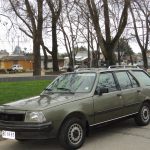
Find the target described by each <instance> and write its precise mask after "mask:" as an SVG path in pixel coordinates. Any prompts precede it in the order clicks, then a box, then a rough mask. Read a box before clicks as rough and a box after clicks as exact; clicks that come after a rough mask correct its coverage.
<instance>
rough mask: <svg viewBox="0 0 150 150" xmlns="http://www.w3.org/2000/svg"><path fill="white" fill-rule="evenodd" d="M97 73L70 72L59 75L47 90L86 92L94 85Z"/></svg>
mask: <svg viewBox="0 0 150 150" xmlns="http://www.w3.org/2000/svg"><path fill="white" fill-rule="evenodd" d="M95 77H96V73H69V74H64V75H61V76H60V77H58V78H57V79H56V80H54V82H52V83H51V84H50V85H49V86H48V87H47V88H46V89H45V91H50V92H69V93H77V92H81V93H85V92H90V91H91V90H92V87H93V85H94V81H95Z"/></svg>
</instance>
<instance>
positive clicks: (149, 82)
mask: <svg viewBox="0 0 150 150" xmlns="http://www.w3.org/2000/svg"><path fill="white" fill-rule="evenodd" d="M132 73H133V75H134V76H135V77H136V78H137V80H138V81H139V82H140V83H142V84H144V85H145V86H150V77H149V75H147V74H146V73H145V72H144V71H142V70H133V71H132Z"/></svg>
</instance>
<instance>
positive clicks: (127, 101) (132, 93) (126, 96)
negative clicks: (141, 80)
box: [115, 71, 140, 116]
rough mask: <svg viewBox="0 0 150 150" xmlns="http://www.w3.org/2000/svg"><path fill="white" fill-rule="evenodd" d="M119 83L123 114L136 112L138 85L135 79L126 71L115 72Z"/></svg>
mask: <svg viewBox="0 0 150 150" xmlns="http://www.w3.org/2000/svg"><path fill="white" fill-rule="evenodd" d="M115 74H116V77H117V80H118V83H119V85H120V88H121V91H122V97H123V101H124V102H123V110H122V112H123V115H124V116H126V115H129V114H133V113H135V112H137V107H138V105H139V102H138V94H139V92H140V87H139V84H138V82H137V81H136V79H135V78H134V77H133V76H132V75H131V74H130V73H129V72H127V71H117V72H115Z"/></svg>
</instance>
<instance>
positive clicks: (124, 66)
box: [108, 65, 139, 69]
mask: <svg viewBox="0 0 150 150" xmlns="http://www.w3.org/2000/svg"><path fill="white" fill-rule="evenodd" d="M112 68H139V67H138V66H133V65H112V66H109V67H108V69H112Z"/></svg>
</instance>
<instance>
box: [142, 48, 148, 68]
mask: <svg viewBox="0 0 150 150" xmlns="http://www.w3.org/2000/svg"><path fill="white" fill-rule="evenodd" d="M142 56H143V66H144V69H148V61H147V55H146V51H145V50H142Z"/></svg>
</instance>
